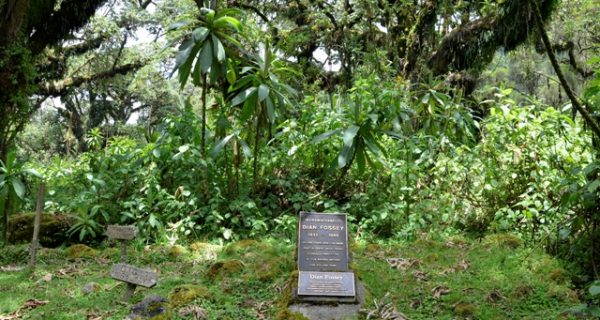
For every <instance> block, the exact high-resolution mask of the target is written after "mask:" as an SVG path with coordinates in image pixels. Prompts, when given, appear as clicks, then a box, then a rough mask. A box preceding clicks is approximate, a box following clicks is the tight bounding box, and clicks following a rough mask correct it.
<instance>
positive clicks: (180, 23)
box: [167, 20, 191, 31]
mask: <svg viewBox="0 0 600 320" xmlns="http://www.w3.org/2000/svg"><path fill="white" fill-rule="evenodd" d="M190 22H191V21H190V20H182V21H177V22H174V23H171V24H170V25H169V27H168V28H167V31H172V30H175V29H179V28H181V27H184V26H187V25H188V24H190Z"/></svg>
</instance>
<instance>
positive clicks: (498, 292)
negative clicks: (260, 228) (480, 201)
mask: <svg viewBox="0 0 600 320" xmlns="http://www.w3.org/2000/svg"><path fill="white" fill-rule="evenodd" d="M506 239H509V238H498V237H497V236H496V237H495V238H493V237H491V238H489V239H484V240H483V241H481V242H479V241H477V242H471V241H468V240H464V239H450V240H445V241H431V240H423V239H421V240H417V241H415V242H411V243H393V244H390V243H379V244H377V245H374V244H367V243H361V242H360V241H359V242H356V243H355V244H353V245H352V248H353V258H354V261H353V263H352V266H353V268H354V271H355V272H356V274H357V275H358V277H359V278H360V279H361V281H362V282H363V283H364V284H365V286H366V288H367V290H368V292H369V297H368V298H367V304H366V306H365V307H366V308H367V309H373V308H374V304H373V300H374V299H375V300H377V301H380V299H382V297H384V296H385V295H386V293H388V292H389V295H388V297H387V298H386V299H388V301H391V302H392V303H393V304H394V306H395V307H396V309H397V310H398V311H399V312H402V313H403V314H405V315H406V316H408V317H409V318H410V319H464V318H472V319H557V318H561V316H560V314H561V312H562V311H563V310H565V309H567V308H569V307H571V306H574V305H576V304H578V302H577V297H576V294H575V292H573V291H572V290H570V289H569V288H568V285H569V283H568V276H567V274H566V272H564V270H563V269H562V268H561V266H560V265H559V263H558V262H557V261H556V260H553V259H551V258H550V257H548V256H546V255H544V254H542V253H540V252H539V251H538V250H536V249H528V248H524V247H523V246H522V245H520V243H518V241H513V240H514V239H512V238H510V239H511V240H510V241H508V242H509V243H508V244H507V241H504V240H506ZM181 249H183V250H178V251H181V252H178V255H177V259H173V257H172V256H170V255H169V253H170V252H169V250H164V248H162V247H160V246H154V247H150V248H144V247H143V246H137V247H136V246H134V245H132V246H131V247H130V249H129V250H128V252H129V254H130V263H132V264H134V265H137V266H145V267H148V268H151V269H155V270H157V271H158V272H159V283H158V285H157V286H156V287H155V288H153V289H144V288H138V289H137V290H136V293H135V294H134V296H133V298H132V303H137V302H139V301H141V300H142V299H143V298H144V296H146V295H149V294H154V295H159V296H162V297H165V298H167V299H169V298H172V297H174V296H178V299H176V300H177V301H174V302H173V305H175V306H174V308H173V309H174V310H173V311H174V312H173V315H174V318H175V319H178V309H179V308H183V307H185V306H197V307H200V308H202V309H203V310H204V311H205V312H206V315H207V318H208V319H277V318H281V316H282V315H285V314H286V313H285V309H284V308H285V307H284V306H285V304H286V301H283V300H285V299H286V297H285V296H286V295H285V287H286V283H287V282H288V281H289V279H290V277H291V276H292V275H293V273H294V270H295V261H294V246H293V245H290V244H285V243H283V242H281V241H277V240H260V241H245V242H243V243H238V244H230V245H228V246H225V247H223V246H219V245H214V244H207V243H195V244H192V245H190V246H184V248H181ZM2 250H5V249H0V251H2ZM65 251H66V250H64V249H44V250H42V251H41V252H40V257H39V261H40V262H39V265H38V267H37V269H36V271H35V272H33V273H30V272H29V271H27V270H23V271H17V272H15V271H6V272H4V271H0V316H1V315H8V314H10V313H12V312H14V311H15V310H17V309H19V307H21V306H22V305H23V304H24V303H25V302H26V301H27V300H28V299H37V300H43V301H48V303H47V304H45V305H42V306H39V307H37V308H35V309H31V310H29V309H28V310H22V311H21V312H20V314H21V315H23V318H24V319H85V318H97V317H100V318H102V319H123V318H124V317H125V316H126V315H127V314H128V313H129V311H130V309H131V308H130V305H127V304H122V303H118V302H119V301H121V300H122V296H123V293H124V291H125V285H124V284H122V283H120V282H118V281H115V280H113V279H111V278H110V275H109V271H110V267H111V265H112V264H113V263H116V262H118V255H117V254H116V252H115V250H114V249H111V248H108V249H104V251H107V252H104V251H100V252H99V254H98V255H97V256H96V257H94V258H88V259H75V260H68V259H67V258H66V252H65ZM171 253H172V252H171ZM0 254H1V252H0ZM390 258H400V259H396V260H390V261H391V262H392V265H394V266H395V267H392V265H391V264H390V262H388V260H387V259H390ZM240 266H241V267H240ZM48 274H51V275H52V277H51V279H49V281H47V280H48V277H47V275H48ZM90 282H96V283H98V284H99V285H100V290H99V291H98V292H94V293H91V294H89V295H84V294H83V293H82V292H81V289H82V288H83V287H84V286H85V285H86V283H90ZM182 293H185V294H184V295H185V297H183V295H182ZM182 297H183V298H182Z"/></svg>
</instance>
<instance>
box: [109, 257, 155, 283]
mask: <svg viewBox="0 0 600 320" xmlns="http://www.w3.org/2000/svg"><path fill="white" fill-rule="evenodd" d="M110 276H111V277H113V278H114V279H117V280H120V281H123V282H127V283H130V284H133V285H136V286H142V287H146V288H152V287H154V286H155V285H156V283H157V282H158V275H157V274H156V272H154V271H152V270H147V269H141V268H137V267H134V266H132V265H129V264H125V263H117V264H115V265H113V267H112V269H111V270H110Z"/></svg>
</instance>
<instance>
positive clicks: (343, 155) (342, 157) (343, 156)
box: [338, 140, 354, 168]
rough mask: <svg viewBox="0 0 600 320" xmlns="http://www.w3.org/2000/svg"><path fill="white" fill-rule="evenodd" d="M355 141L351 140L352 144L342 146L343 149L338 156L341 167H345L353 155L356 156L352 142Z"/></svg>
mask: <svg viewBox="0 0 600 320" xmlns="http://www.w3.org/2000/svg"><path fill="white" fill-rule="evenodd" d="M353 141H354V140H352V141H350V145H344V147H343V148H342V151H341V152H340V154H339V156H338V167H339V168H343V167H345V166H346V165H347V164H348V163H350V161H351V160H352V157H353V156H354V154H353V152H354V143H352V142H353Z"/></svg>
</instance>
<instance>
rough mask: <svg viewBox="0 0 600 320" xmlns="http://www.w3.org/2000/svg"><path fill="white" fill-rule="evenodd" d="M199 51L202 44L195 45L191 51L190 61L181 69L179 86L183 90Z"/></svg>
mask: <svg viewBox="0 0 600 320" xmlns="http://www.w3.org/2000/svg"><path fill="white" fill-rule="evenodd" d="M198 50H200V44H197V45H195V46H194V47H193V48H192V49H191V51H190V54H189V55H188V59H187V60H186V61H185V62H184V63H183V64H182V65H181V66H180V68H179V84H180V85H181V89H183V87H184V86H185V84H186V82H187V80H188V78H189V76H190V70H191V69H192V63H193V62H194V59H195V57H196V54H197V53H198Z"/></svg>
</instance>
